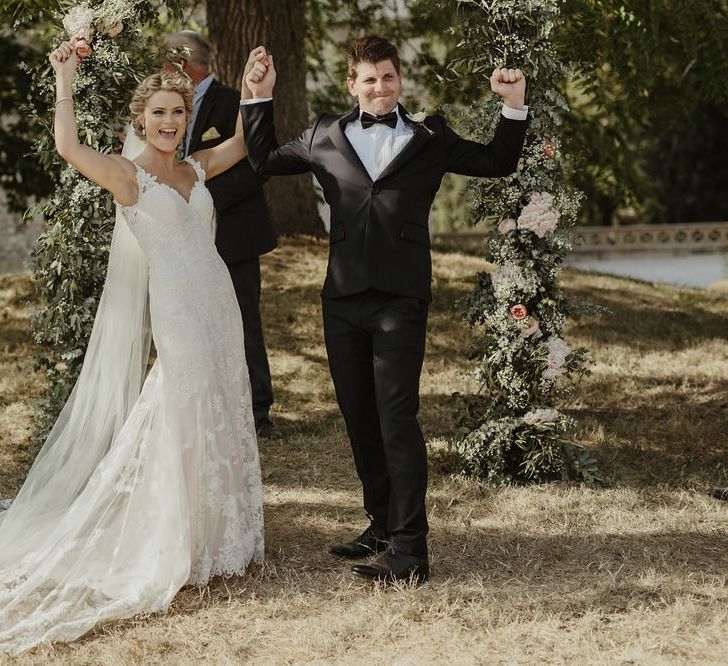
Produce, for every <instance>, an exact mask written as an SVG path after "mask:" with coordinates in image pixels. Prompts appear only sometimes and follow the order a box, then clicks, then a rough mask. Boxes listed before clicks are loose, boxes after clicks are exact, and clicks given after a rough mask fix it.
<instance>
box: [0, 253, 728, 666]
mask: <svg viewBox="0 0 728 666" xmlns="http://www.w3.org/2000/svg"><path fill="white" fill-rule="evenodd" d="M325 259H326V248H325V245H324V244H323V243H320V242H318V241H306V240H303V241H296V242H286V243H284V244H283V246H282V247H281V248H280V249H279V250H277V251H276V252H274V253H273V254H271V255H269V256H267V257H266V258H265V260H264V275H265V285H264V294H265V295H264V299H265V303H264V321H265V323H266V326H267V337H268V345H269V350H270V355H271V362H272V370H273V375H274V383H275V389H276V397H277V403H276V405H275V411H274V413H273V417H274V419H275V421H276V423H277V424H278V426H279V428H280V431H281V433H282V437H281V438H280V439H274V440H269V441H263V442H261V450H262V464H263V472H264V479H265V501H266V521H267V524H266V528H267V559H266V562H265V565H264V566H263V567H262V568H261V569H259V570H256V571H252V572H250V574H249V575H247V576H245V577H243V578H240V579H234V580H228V581H222V580H220V581H217V582H215V583H214V584H213V585H211V586H210V587H209V588H207V589H204V590H202V591H199V590H197V589H186V590H184V591H182V592H181V593H180V594H179V595H178V597H177V598H176V600H175V602H174V604H173V606H172V608H171V609H170V610H169V612H168V613H167V614H165V615H160V616H150V617H140V618H135V619H133V620H130V621H124V622H118V623H113V624H109V625H105V626H102V627H100V628H98V629H96V630H95V631H93V632H91V633H90V634H89V635H87V636H86V637H84V638H83V639H82V640H79V641H77V642H76V643H74V644H72V645H57V646H54V647H44V648H40V649H37V650H35V651H34V652H32V653H29V654H27V655H24V656H23V657H21V658H19V659H17V660H15V662H14V663H18V664H115V665H116V664H190V663H201V662H207V663H212V664H242V663H261V664H263V663H276V664H301V663H315V664H344V663H345V664H378V663H384V664H402V665H404V664H418V665H419V664H441V663H453V664H475V663H481V664H526V663H554V664H558V663H569V664H607V663H608V664H684V663H701V664H719V663H726V662H727V661H728V584H727V582H726V581H727V576H728V536H727V535H726V534H727V532H726V527H727V526H728V503H725V502H719V501H716V500H713V499H710V498H708V497H707V496H706V494H705V490H706V489H707V487H708V486H709V485H710V484H717V485H728V469H727V468H726V464H727V456H726V453H727V445H726V441H727V440H726V436H725V434H724V433H725V430H726V426H727V425H728V300H726V299H727V298H728V296H726V295H721V294H711V293H707V292H704V291H698V290H688V289H675V288H670V287H664V286H655V285H650V284H646V283H638V282H633V281H629V280H622V279H616V278H609V277H603V276H596V275H592V274H582V273H573V272H568V273H567V274H566V285H567V288H568V290H569V292H570V293H571V294H572V295H574V296H577V297H579V298H583V299H586V300H590V301H592V302H596V303H599V304H602V305H605V306H607V307H609V308H610V309H611V311H612V315H611V316H609V317H603V318H586V319H583V320H581V321H578V322H574V323H572V324H571V326H570V329H569V331H568V333H569V339H570V341H571V342H573V343H575V344H583V345H586V346H587V347H589V348H590V349H591V350H592V353H593V358H594V360H595V361H596V365H595V367H594V372H593V375H592V376H591V377H590V378H589V379H588V380H586V381H584V382H583V384H582V385H581V387H580V390H579V391H578V393H577V396H576V397H575V398H574V399H573V400H572V401H571V402H570V404H568V405H567V406H566V407H567V409H568V411H569V412H570V413H572V414H573V415H574V416H576V417H577V418H578V420H579V423H580V432H579V433H578V434H579V438H580V439H581V440H582V441H584V442H585V443H586V444H587V445H588V446H589V447H590V448H592V449H593V450H594V452H595V453H596V455H597V456H598V457H599V459H600V460H601V463H602V466H603V468H604V470H605V472H606V473H607V474H608V475H609V476H610V477H611V479H612V483H611V485H610V486H608V487H605V488H589V487H579V486H572V485H566V484H554V485H548V486H539V487H524V488H502V489H498V488H490V487H482V486H480V485H479V484H477V483H475V482H473V481H467V480H463V479H459V478H451V477H450V476H449V475H447V474H445V473H442V472H441V471H440V470H438V469H433V470H432V476H431V483H430V493H429V516H430V522H431V557H432V569H433V578H432V580H431V582H430V583H428V584H427V585H425V586H423V587H421V588H420V589H408V588H406V587H404V588H398V589H397V588H394V589H392V588H390V589H385V588H383V587H372V586H371V585H368V584H366V583H365V582H363V581H360V580H358V579H356V578H353V577H352V576H351V575H350V574H349V571H348V565H347V564H346V563H343V562H339V561H337V560H334V559H332V558H330V557H329V556H328V555H327V554H326V548H327V545H328V544H329V543H331V542H333V541H336V540H339V539H345V538H347V537H348V536H350V535H352V534H353V533H354V532H356V531H357V530H359V529H360V528H361V527H362V526H363V525H364V515H363V513H362V510H361V509H360V492H359V487H358V482H357V480H356V477H355V474H354V469H353V464H352V461H351V454H350V452H349V449H348V444H347V440H346V435H345V431H344V427H343V423H342V420H341V418H340V416H339V414H338V411H337V408H336V404H335V402H334V396H333V391H332V387H331V383H330V379H329V376H328V371H327V365H326V355H325V352H324V347H323V338H322V331H321V317H320V305H319V299H318V291H319V288H320V285H321V282H322V279H323V274H324V270H325ZM482 266H483V262H482V260H481V259H478V258H476V257H472V256H466V255H463V254H457V253H435V254H434V268H435V276H436V277H435V285H434V291H435V301H434V303H433V305H432V310H431V320H430V327H429V339H428V355H427V359H426V362H425V370H424V376H423V383H422V411H421V423H422V426H423V429H424V431H425V434H426V438H427V440H428V444H429V445H430V446H431V447H432V448H436V447H439V446H443V445H444V442H445V441H446V438H447V437H448V433H449V432H450V431H451V429H452V425H453V409H452V402H451V398H450V395H451V393H452V392H453V391H456V390H460V391H462V390H468V389H470V388H472V385H471V383H470V380H469V379H468V378H467V375H466V371H467V369H468V364H467V361H466V360H464V350H465V348H466V346H467V339H468V335H467V332H466V330H465V329H464V328H463V326H462V325H461V323H460V322H459V320H458V318H457V316H456V315H455V314H454V313H453V309H452V306H453V302H454V301H455V299H456V298H457V297H458V296H460V295H461V294H463V293H465V292H466V291H467V290H468V289H469V284H468V281H469V279H470V276H471V275H472V274H473V273H474V272H475V271H476V270H480V269H481V267H482ZM31 305H32V303H31V292H30V284H29V280H28V278H27V276H24V275H20V276H12V275H10V276H4V277H1V278H0V325H1V326H2V329H1V333H0V497H1V496H11V495H12V494H14V492H15V491H16V490H17V488H18V487H19V485H20V483H21V482H22V478H23V474H24V472H25V470H26V469H27V465H28V464H29V462H30V461H31V460H32V455H33V452H34V447H33V445H32V444H31V443H30V441H29V433H30V432H31V430H32V411H31V409H30V407H29V406H28V404H29V401H32V399H33V398H34V397H36V396H37V395H38V394H39V392H40V390H41V387H42V384H41V379H42V378H41V377H39V376H37V375H36V374H34V372H33V369H32V362H31V360H30V358H31V354H32V351H33V349H32V346H31V344H30V342H29V336H28V321H27V317H28V312H29V308H30V307H31Z"/></svg>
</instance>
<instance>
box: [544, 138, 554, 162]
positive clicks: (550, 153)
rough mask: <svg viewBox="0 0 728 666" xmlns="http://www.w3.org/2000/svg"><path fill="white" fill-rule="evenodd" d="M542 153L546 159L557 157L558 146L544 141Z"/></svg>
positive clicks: (546, 140)
mask: <svg viewBox="0 0 728 666" xmlns="http://www.w3.org/2000/svg"><path fill="white" fill-rule="evenodd" d="M541 152H542V153H543V156H544V157H546V158H548V159H551V158H552V157H554V156H555V155H556V146H555V145H554V144H553V143H551V141H549V140H548V139H544V140H543V145H542V147H541Z"/></svg>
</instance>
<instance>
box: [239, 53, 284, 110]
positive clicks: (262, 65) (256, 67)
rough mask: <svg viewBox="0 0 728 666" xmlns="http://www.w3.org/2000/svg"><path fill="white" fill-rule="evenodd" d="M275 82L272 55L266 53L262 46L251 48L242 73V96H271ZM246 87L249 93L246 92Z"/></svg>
mask: <svg viewBox="0 0 728 666" xmlns="http://www.w3.org/2000/svg"><path fill="white" fill-rule="evenodd" d="M275 84H276V68H275V66H274V64H273V56H272V55H271V54H270V53H268V52H267V51H266V49H265V47H264V46H258V47H257V48H255V49H253V50H252V51H251V52H250V55H249V56H248V62H247V63H245V71H244V74H243V86H242V95H243V97H248V98H249V97H250V96H251V95H252V97H254V98H261V97H272V96H273V88H274V87H275ZM246 88H247V90H249V91H250V94H246V92H247V91H246Z"/></svg>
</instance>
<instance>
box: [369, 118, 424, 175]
mask: <svg viewBox="0 0 728 666" xmlns="http://www.w3.org/2000/svg"><path fill="white" fill-rule="evenodd" d="M399 113H400V115H401V117H402V119H403V120H404V122H406V123H407V124H408V125H409V126H410V127H411V128H412V129H413V130H414V131H415V133H414V135H413V136H412V138H411V139H410V141H409V142H408V143H407V145H406V146H405V147H404V148H402V150H401V151H400V152H399V154H398V155H397V156H396V157H395V158H394V159H393V160H392V161H391V162H390V163H389V164H388V165H387V167H386V168H385V169H384V171H382V173H380V174H379V178H377V180H382V178H386V177H387V176H389V175H390V174H391V173H393V172H394V171H396V170H397V169H399V168H400V167H401V166H402V165H404V164H406V163H407V162H409V161H410V160H411V159H412V158H413V157H414V156H415V155H416V154H417V153H418V152H419V151H420V150H421V149H422V147H423V146H425V145H426V144H427V143H428V142H429V141H430V139H432V135H431V134H430V132H429V131H428V130H427V129H425V128H424V127H422V125H420V124H419V123H413V122H412V121H410V120H407V111H405V109H404V107H402V106H400V107H399Z"/></svg>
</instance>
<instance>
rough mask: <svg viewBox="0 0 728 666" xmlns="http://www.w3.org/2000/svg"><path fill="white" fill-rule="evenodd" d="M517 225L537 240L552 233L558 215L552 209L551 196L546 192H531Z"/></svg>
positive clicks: (552, 198)
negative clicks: (532, 234)
mask: <svg viewBox="0 0 728 666" xmlns="http://www.w3.org/2000/svg"><path fill="white" fill-rule="evenodd" d="M517 223H518V228H519V229H528V230H529V231H532V232H533V233H534V234H536V235H537V236H538V237H539V238H543V237H544V236H545V235H546V234H547V233H549V232H550V231H554V230H555V229H556V226H557V225H558V223H559V213H558V211H556V210H555V209H554V197H553V195H552V194H549V193H548V192H532V193H531V198H530V199H529V202H528V204H527V205H526V206H524V208H523V210H522V211H521V214H520V215H519V217H518V222H517Z"/></svg>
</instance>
